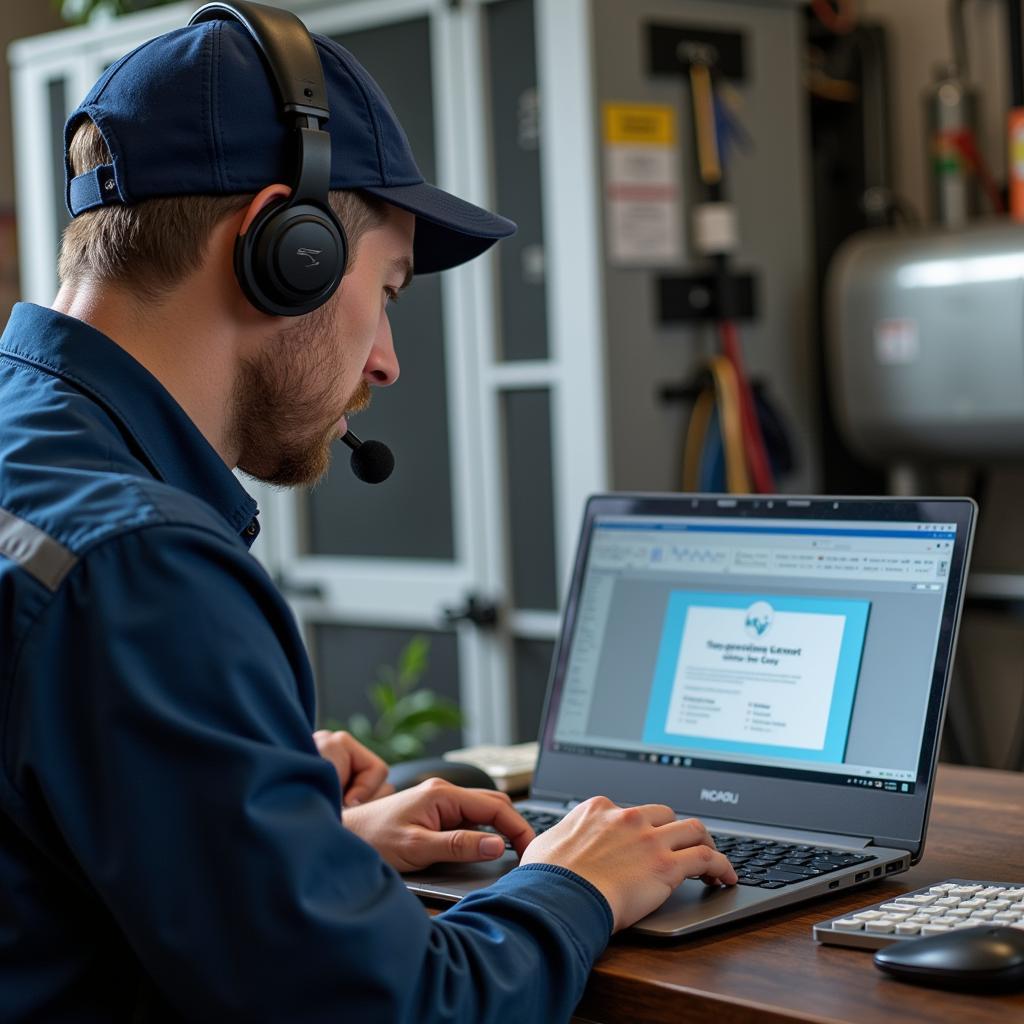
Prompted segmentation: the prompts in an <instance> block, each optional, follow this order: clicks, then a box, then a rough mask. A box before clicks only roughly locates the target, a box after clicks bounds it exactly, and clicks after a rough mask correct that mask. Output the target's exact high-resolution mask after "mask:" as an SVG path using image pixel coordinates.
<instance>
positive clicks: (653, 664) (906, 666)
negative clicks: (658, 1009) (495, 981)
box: [405, 494, 977, 937]
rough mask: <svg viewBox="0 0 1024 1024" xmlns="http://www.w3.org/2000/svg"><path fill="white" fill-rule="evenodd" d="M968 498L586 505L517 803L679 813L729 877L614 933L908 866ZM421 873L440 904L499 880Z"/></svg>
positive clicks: (671, 927)
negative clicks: (697, 825) (707, 838)
mask: <svg viewBox="0 0 1024 1024" xmlns="http://www.w3.org/2000/svg"><path fill="white" fill-rule="evenodd" d="M976 511H977V509H976V506H975V504H974V502H972V501H970V500H968V499H945V498H940V499H920V500H918V499H903V498H822V497H813V498H793V497H757V498H755V497H750V498H746V497H743V498H740V497H737V498H732V497H730V498H725V497H721V496H691V495H652V494H606V495H597V496H595V497H592V498H591V499H590V500H589V502H588V503H587V506H586V510H585V514H584V519H583V526H582V531H581V535H580V542H579V548H578V551H577V555H576V564H575V568H574V570H573V574H572V581H571V585H570V590H569V594H568V598H567V600H566V603H565V609H564V614H563V619H562V628H561V635H560V637H559V640H558V643H557V645H556V648H555V653H554V658H553V663H552V670H551V676H550V680H549V683H548V693H547V699H546V702H545V708H544V712H543V716H542V722H541V729H540V753H539V759H538V763H537V769H536V772H535V775H534V779H533V784H532V787H531V789H530V793H529V798H528V799H526V800H524V801H522V802H521V803H518V804H517V805H516V806H517V807H518V808H519V809H520V811H521V812H522V813H524V814H525V815H527V816H528V817H531V818H532V819H533V820H534V821H536V822H538V825H537V827H538V828H543V827H545V826H549V825H550V824H551V823H553V822H555V821H557V820H558V818H560V817H561V816H562V815H564V814H565V813H566V812H567V811H568V810H569V809H571V808H572V807H573V806H574V805H575V804H577V803H578V802H580V801H582V800H585V799H587V798H588V797H590V796H593V795H596V794H604V795H606V796H608V797H610V798H611V799H612V800H614V801H616V802H617V803H619V804H623V805H628V804H641V803H663V804H668V805H669V806H670V807H672V808H673V809H674V810H675V811H676V812H677V813H678V815H679V816H680V817H681V818H685V817H691V816H696V817H699V818H701V819H702V820H703V821H704V823H705V824H706V825H707V826H708V828H709V830H710V831H711V832H712V834H713V835H714V836H715V838H716V842H717V843H718V845H719V848H720V849H723V851H724V852H726V854H727V855H728V856H729V857H730V859H731V860H732V861H733V863H734V866H735V867H736V869H737V872H738V874H739V876H740V884H738V885H736V886H733V887H729V888H717V889H711V888H707V887H705V886H704V885H703V884H702V883H701V882H700V881H697V880H687V881H685V882H684V883H683V884H682V885H681V886H680V887H679V888H678V889H677V890H676V891H675V892H674V894H673V895H672V896H671V897H669V899H668V901H667V902H666V903H665V904H664V905H663V906H662V907H661V908H660V909H659V910H657V911H655V912H654V913H653V914H651V915H649V916H648V917H646V918H644V919H643V920H642V921H640V922H638V923H637V924H636V925H634V926H633V927H634V929H635V930H636V931H639V932H641V933H645V934H649V935H656V936H665V937H668V936H682V935H690V934H693V933H695V932H698V931H702V930H704V929H706V928H710V927H715V926H719V925H723V924H727V923H729V922H733V921H737V920H739V919H741V918H745V917H748V916H750V915H754V914H759V913H762V912H764V911H768V910H772V909H774V908H777V907H781V906H784V905H787V904H791V903H795V902H797V901H800V900H806V899H810V898H811V897H815V896H820V895H823V894H827V893H829V892H834V891H841V890H844V889H847V888H849V887H850V886H854V885H860V884H864V883H866V882H869V881H871V880H872V879H876V878H881V877H884V876H886V875H890V874H893V873H895V872H899V871H904V870H906V869H907V868H908V867H910V866H911V865H912V864H915V863H917V861H918V860H919V859H920V857H921V854H922V851H923V849H924V839H925V831H926V827H927V822H928V812H929V807H930V803H931V796H932V783H933V779H934V774H935V765H936V760H937V758H938V750H939V738H940V731H941V723H942V718H943V713H944V710H945V702H946V694H947V690H948V685H949V678H950V669H951V665H952V662H953V653H954V648H955V642H956V636H957V629H958V625H959V620H960V614H961V609H962V605H963V597H964V589H965V580H966V573H967V566H968V561H969V557H970V550H971V543H972V539H973V532H974V523H975V517H976ZM515 864H516V858H515V855H514V854H513V853H511V852H507V853H506V854H505V856H504V858H502V859H501V860H499V861H497V862H492V863H488V864H474V865H461V864H460V865H437V866H435V867H433V868H430V869H428V870H427V871H422V872H419V873H416V874H410V875H407V876H406V878H405V881H406V883H407V885H408V886H409V887H410V888H411V889H412V890H413V891H414V892H416V893H419V894H420V895H423V896H426V897H432V898H435V899H442V900H458V899H460V898H461V897H462V896H464V895H466V894H468V893H469V892H472V891H474V890H476V889H479V888H481V887H482V886H485V885H488V884H489V883H490V882H491V881H493V880H494V879H495V878H496V877H497V876H498V875H500V874H502V873H504V872H505V871H509V870H511V869H512V868H513V867H515Z"/></svg>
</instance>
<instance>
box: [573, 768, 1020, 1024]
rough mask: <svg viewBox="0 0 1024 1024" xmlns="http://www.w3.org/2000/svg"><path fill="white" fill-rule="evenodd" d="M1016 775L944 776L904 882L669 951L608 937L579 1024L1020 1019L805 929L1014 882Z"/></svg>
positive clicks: (1013, 1009)
mask: <svg viewBox="0 0 1024 1024" xmlns="http://www.w3.org/2000/svg"><path fill="white" fill-rule="evenodd" d="M1022 837H1024V775H1018V774H1016V773H1010V772H996V771H988V770H985V769H979V768H958V767H953V766H943V767H941V768H940V770H939V776H938V786H937V788H936V793H935V799H934V802H933V805H932V817H931V824H930V827H929V830H928V842H927V844H926V846H925V852H924V858H923V860H922V861H921V863H920V864H918V866H917V867H915V868H912V869H911V870H910V871H908V872H905V873H904V874H902V875H896V876H895V877H893V878H891V879H888V880H884V881H879V882H877V883H874V884H872V885H867V886H863V887H861V888H858V889H855V890H854V891H853V892H852V893H850V894H848V895H846V896H837V897H832V898H829V899H821V900H816V901H813V902H811V903H806V904H802V905H801V906H800V907H798V908H796V909H792V910H784V911H782V912H781V913H775V914H770V915H766V916H765V917H762V918H759V919H754V921H752V922H750V923H748V924H747V925H746V926H745V927H730V928H726V929H722V930H720V931H718V932H715V933H712V934H709V935H708V936H706V937H703V938H696V939H690V940H687V941H677V942H673V943H669V944H661V943H653V942H651V941H650V940H643V939H639V938H636V939H634V938H622V937H616V938H615V939H613V941H612V944H611V945H610V946H609V947H608V950H607V951H606V952H605V954H604V956H602V957H601V959H600V960H599V961H598V963H597V964H596V966H595V968H594V973H593V974H592V976H591V980H590V984H589V985H588V986H587V990H586V993H585V994H584V997H583V1000H582V1002H581V1003H580V1005H579V1007H578V1008H577V1011H576V1012H577V1014H578V1019H579V1020H581V1021H595V1022H601V1024H611V1022H615V1021H622V1022H629V1024H640V1022H644V1024H646V1022H652V1024H657V1022H666V1024H668V1022H671V1024H681V1022H686V1024H696V1022H703V1021H709V1022H710V1021H714V1022H715V1024H745V1022H747V1021H768V1022H771V1024H780V1022H782V1021H800V1022H802V1024H806V1022H808V1021H826V1022H829V1024H834V1022H839V1021H850V1022H851V1024H852V1022H856V1024H870V1022H875V1021H877V1022H883V1021H884V1022H886V1024H891V1022H899V1024H912V1022H919V1021H957V1022H959V1021H963V1022H969V1024H985V1022H988V1021H991V1022H993V1024H994V1022H996V1021H999V1022H1000V1024H1006V1022H1009V1021H1024V993H1020V994H1016V995H1009V996H970V995H962V994H959V993H951V992H943V991H940V990H938V989H926V988H920V987H917V986H911V985H907V984H904V983H902V982H898V981H894V980H892V979H891V978H887V977H886V976H885V975H883V974H882V973H881V972H880V971H878V970H877V969H876V968H875V966H874V965H873V964H872V962H871V953H870V952H867V951H865V950H856V949H845V948H841V947H835V946H821V945H818V944H817V943H816V942H814V941H813V940H812V938H811V926H812V925H813V924H814V923H815V922H817V921H821V920H824V919H825V918H829V917H833V916H835V915H836V914H839V913H842V912H845V911H853V910H856V908H858V907H860V906H863V905H864V904H866V903H871V902H873V901H875V900H878V899H881V898H883V897H886V896H893V897H894V896H899V895H901V894H902V893H905V892H907V891H909V890H911V889H917V888H919V887H920V886H922V885H932V884H934V883H936V882H939V881H942V880H943V879H945V878H957V877H960V878H982V879H991V880H1012V881H1024V844H1022V841H1021V840H1022Z"/></svg>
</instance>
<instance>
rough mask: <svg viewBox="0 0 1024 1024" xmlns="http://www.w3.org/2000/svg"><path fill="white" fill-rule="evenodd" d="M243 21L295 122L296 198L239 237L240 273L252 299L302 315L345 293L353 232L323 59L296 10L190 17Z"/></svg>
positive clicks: (273, 311) (237, 9)
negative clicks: (339, 196) (345, 209)
mask: <svg viewBox="0 0 1024 1024" xmlns="http://www.w3.org/2000/svg"><path fill="white" fill-rule="evenodd" d="M222 20H230V21H238V22H240V23H241V24H242V25H244V26H245V28H246V29H247V30H248V32H249V35H251V36H252V38H253V40H254V41H255V43H256V46H257V47H258V48H259V51H260V54H261V55H262V57H263V62H264V64H265V65H266V67H267V70H268V71H269V73H270V78H271V80H272V81H273V83H274V86H275V88H276V90H277V95H278V99H279V100H280V101H281V106H282V108H283V111H284V116H285V118H286V119H287V118H291V119H294V129H293V133H294V147H295V160H294V165H293V166H294V168H295V169H294V172H293V178H292V181H291V182H290V185H291V195H290V196H289V197H288V198H287V199H282V200H276V201H271V202H270V203H269V204H268V205H267V206H265V207H264V208H263V209H262V210H260V212H259V213H258V214H257V215H256V218H255V219H254V220H253V222H252V224H250V225H249V229H248V230H247V231H246V233H245V234H244V235H239V237H238V238H237V239H236V240H235V258H234V263H235V276H236V277H237V278H238V282H239V284H240V285H241V286H242V290H243V291H244V292H245V295H246V297H247V298H248V299H249V301H250V302H251V303H252V304H253V305H254V306H255V307H256V308H257V309H259V310H262V311H263V312H264V313H268V314H270V315H271V316H300V315H302V314H304V313H309V312H312V311H313V310H314V309H316V308H318V307H319V306H322V305H323V304H324V303H325V302H326V301H327V300H328V299H329V298H330V297H331V296H332V295H333V294H334V292H335V291H336V290H337V288H338V285H339V283H340V282H341V278H342V275H343V274H344V273H345V264H346V263H347V261H348V240H347V238H346V237H345V230H344V228H343V227H342V224H341V222H340V221H339V220H338V218H337V216H336V215H335V213H334V211H333V210H332V209H331V206H330V202H329V190H330V186H331V137H330V135H328V133H327V132H326V131H324V130H323V127H322V123H323V122H324V121H326V120H327V118H328V116H329V110H328V106H327V87H326V84H325V82H324V71H323V65H322V64H321V63H320V54H319V53H318V52H317V48H316V44H315V43H314V42H313V38H312V36H310V34H309V32H308V31H307V30H306V26H305V25H303V24H302V22H301V21H300V20H299V19H298V18H297V17H296V16H295V15H294V14H292V13H291V12H290V11H282V10H280V9H278V8H276V7H267V6H265V5H263V4H256V3H247V2H241V0H236V2H235V3H233V4H229V3H221V2H215V3H208V4H206V5H205V6H203V7H200V8H199V10H198V11H196V12H195V14H193V15H192V17H191V18H190V19H189V25H195V24H198V23H200V22H204V21H222Z"/></svg>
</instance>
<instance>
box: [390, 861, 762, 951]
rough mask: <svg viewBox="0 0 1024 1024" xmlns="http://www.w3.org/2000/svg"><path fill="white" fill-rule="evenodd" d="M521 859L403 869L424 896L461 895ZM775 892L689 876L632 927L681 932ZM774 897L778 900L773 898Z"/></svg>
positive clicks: (453, 897)
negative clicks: (712, 883)
mask: <svg viewBox="0 0 1024 1024" xmlns="http://www.w3.org/2000/svg"><path fill="white" fill-rule="evenodd" d="M518 863H519V860H518V858H517V857H516V856H515V854H513V853H506V854H505V856H504V857H502V858H501V859H500V860H497V861H488V862H486V863H480V864H435V865H434V866H433V867H432V868H428V869H427V870H426V871H417V872H416V873H415V874H409V875H403V876H402V879H403V881H404V882H405V884H406V885H407V886H408V887H409V888H410V889H411V890H412V891H413V892H415V893H418V894H419V895H421V896H430V897H434V898H437V899H446V900H458V899H462V897H463V896H468V895H469V894H470V893H471V892H476V891H477V890H478V889H483V888H484V887H486V886H488V885H490V884H491V883H492V882H494V881H496V880H497V879H499V878H500V877H501V876H502V875H505V874H508V872H509V871H511V870H512V869H513V868H514V867H516V865H517V864H518ZM773 895H777V894H774V893H769V892H765V891H764V890H763V889H757V888H751V887H749V886H730V887H727V888H722V887H711V886H707V885H705V884H704V883H703V882H701V881H698V880H696V879H687V880H686V881H685V882H683V884H682V885H681V886H679V888H678V889H676V890H675V892H673V893H672V895H671V896H669V898H668V900H666V901H665V903H664V904H663V905H662V906H661V908H660V909H658V910H656V911H654V913H653V914H650V915H648V916H647V917H645V918H644V919H643V920H642V921H638V922H637V924H635V925H634V926H633V927H634V928H636V929H638V930H639V931H641V932H649V933H651V934H656V935H666V934H667V935H672V934H679V932H681V931H688V930H689V929H690V928H691V927H692V926H693V925H695V924H697V923H699V922H707V921H709V920H711V921H717V922H720V923H724V922H725V921H727V920H731V919H732V918H733V917H735V916H737V915H742V914H744V912H746V913H750V910H749V908H752V907H754V906H756V905H757V904H760V903H765V902H767V901H768V899H769V898H770V897H771V896H773ZM773 902H774V901H773Z"/></svg>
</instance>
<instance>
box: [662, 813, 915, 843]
mask: <svg viewBox="0 0 1024 1024" xmlns="http://www.w3.org/2000/svg"><path fill="white" fill-rule="evenodd" d="M680 817H681V818H683V817H687V815H680ZM700 820H701V821H702V822H704V825H705V826H706V827H707V829H708V831H709V832H737V833H739V834H740V835H744V836H753V837H755V838H757V839H779V840H781V841H783V842H786V843H808V844H810V845H812V846H844V847H847V848H848V849H851V850H863V849H864V848H865V847H867V846H870V845H872V840H871V839H870V838H869V837H867V836H849V835H843V834H841V833H838V832H813V831H811V830H809V829H798V828H779V827H778V826H775V825H758V824H756V823H754V822H748V821H729V820H728V819H726V818H709V817H708V816H707V815H704V814H702V815H700ZM901 848H902V847H898V849H901Z"/></svg>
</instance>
